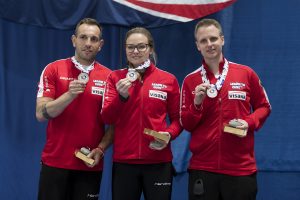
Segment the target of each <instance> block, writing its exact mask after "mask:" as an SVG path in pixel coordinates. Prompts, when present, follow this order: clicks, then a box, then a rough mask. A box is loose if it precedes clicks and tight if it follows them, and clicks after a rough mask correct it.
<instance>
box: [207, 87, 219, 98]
mask: <svg viewBox="0 0 300 200" xmlns="http://www.w3.org/2000/svg"><path fill="white" fill-rule="evenodd" d="M206 94H207V96H208V97H209V98H215V97H216V96H217V95H218V91H217V90H216V88H214V87H211V88H209V89H208V90H207V92H206Z"/></svg>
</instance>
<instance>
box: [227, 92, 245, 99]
mask: <svg viewBox="0 0 300 200" xmlns="http://www.w3.org/2000/svg"><path fill="white" fill-rule="evenodd" d="M228 99H238V100H243V101H245V100H246V92H242V91H228Z"/></svg>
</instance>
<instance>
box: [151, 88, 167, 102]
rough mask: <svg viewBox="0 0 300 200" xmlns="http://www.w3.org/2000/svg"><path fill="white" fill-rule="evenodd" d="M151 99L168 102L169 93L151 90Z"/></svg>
mask: <svg viewBox="0 0 300 200" xmlns="http://www.w3.org/2000/svg"><path fill="white" fill-rule="evenodd" d="M149 97H150V98H155V99H161V100H163V101H165V100H167V93H166V92H163V91H159V90H149Z"/></svg>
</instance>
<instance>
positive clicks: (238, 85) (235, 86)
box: [230, 82, 246, 90]
mask: <svg viewBox="0 0 300 200" xmlns="http://www.w3.org/2000/svg"><path fill="white" fill-rule="evenodd" d="M230 85H231V87H232V89H238V90H241V89H243V88H244V87H245V86H246V84H245V83H239V82H233V83H230Z"/></svg>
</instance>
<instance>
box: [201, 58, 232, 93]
mask: <svg viewBox="0 0 300 200" xmlns="http://www.w3.org/2000/svg"><path fill="white" fill-rule="evenodd" d="M200 73H201V77H202V82H203V83H207V84H210V82H209V80H208V78H207V76H206V70H205V68H204V66H203V65H201V67H200ZM227 73H228V61H227V60H226V59H225V63H224V67H223V70H222V74H221V75H220V76H219V77H218V78H217V82H216V84H210V85H211V86H212V87H214V88H216V89H217V90H220V89H221V88H222V86H223V84H224V81H225V78H226V76H227Z"/></svg>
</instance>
